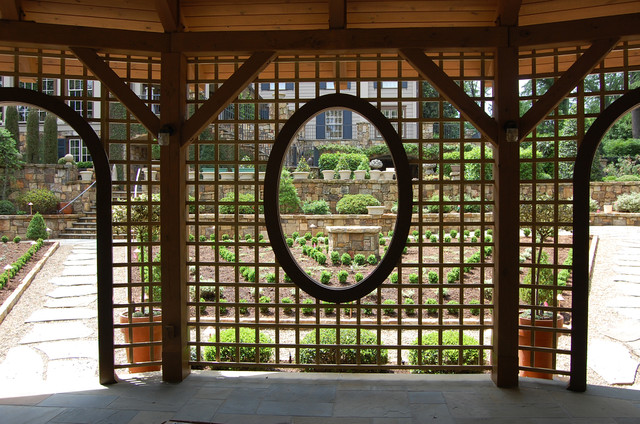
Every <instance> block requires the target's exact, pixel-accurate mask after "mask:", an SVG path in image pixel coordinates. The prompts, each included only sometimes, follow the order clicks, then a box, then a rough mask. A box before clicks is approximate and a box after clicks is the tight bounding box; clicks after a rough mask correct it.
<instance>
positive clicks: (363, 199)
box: [336, 194, 380, 214]
mask: <svg viewBox="0 0 640 424" xmlns="http://www.w3.org/2000/svg"><path fill="white" fill-rule="evenodd" d="M367 206H380V201H379V200H378V199H376V198H375V197H373V196H372V195H370V194H345V195H344V196H343V197H342V199H340V200H338V203H336V212H338V213H340V214H366V213H367Z"/></svg>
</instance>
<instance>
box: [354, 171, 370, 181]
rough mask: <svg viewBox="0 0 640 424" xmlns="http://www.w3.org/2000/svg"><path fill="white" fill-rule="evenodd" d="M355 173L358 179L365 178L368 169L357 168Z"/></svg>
mask: <svg viewBox="0 0 640 424" xmlns="http://www.w3.org/2000/svg"><path fill="white" fill-rule="evenodd" d="M353 175H354V178H355V179H356V180H364V179H365V178H366V177H367V171H366V170H364V169H357V170H355V171H353Z"/></svg>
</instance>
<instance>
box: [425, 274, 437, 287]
mask: <svg viewBox="0 0 640 424" xmlns="http://www.w3.org/2000/svg"><path fill="white" fill-rule="evenodd" d="M427 280H429V284H438V273H437V272H435V271H429V273H427Z"/></svg>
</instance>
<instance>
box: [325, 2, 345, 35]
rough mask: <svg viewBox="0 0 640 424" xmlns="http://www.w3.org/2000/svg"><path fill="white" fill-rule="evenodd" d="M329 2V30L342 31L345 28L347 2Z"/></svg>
mask: <svg viewBox="0 0 640 424" xmlns="http://www.w3.org/2000/svg"><path fill="white" fill-rule="evenodd" d="M328 1H329V28H331V29H344V28H346V27H347V0H328Z"/></svg>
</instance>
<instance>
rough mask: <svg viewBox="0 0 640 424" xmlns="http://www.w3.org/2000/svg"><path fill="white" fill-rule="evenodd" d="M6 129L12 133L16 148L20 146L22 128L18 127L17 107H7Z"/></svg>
mask: <svg viewBox="0 0 640 424" xmlns="http://www.w3.org/2000/svg"><path fill="white" fill-rule="evenodd" d="M4 127H5V128H6V129H7V131H9V132H10V133H11V137H12V138H13V140H14V141H15V143H16V147H18V145H19V144H20V126H19V125H18V108H17V107H15V106H7V107H6V109H5V117H4Z"/></svg>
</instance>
